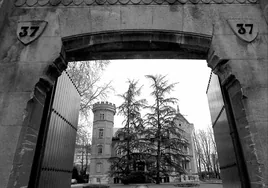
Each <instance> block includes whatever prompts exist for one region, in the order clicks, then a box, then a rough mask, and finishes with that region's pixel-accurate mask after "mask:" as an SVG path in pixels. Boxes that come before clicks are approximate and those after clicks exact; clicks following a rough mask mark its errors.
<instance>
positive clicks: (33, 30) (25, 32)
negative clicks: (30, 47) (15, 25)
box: [19, 26, 39, 37]
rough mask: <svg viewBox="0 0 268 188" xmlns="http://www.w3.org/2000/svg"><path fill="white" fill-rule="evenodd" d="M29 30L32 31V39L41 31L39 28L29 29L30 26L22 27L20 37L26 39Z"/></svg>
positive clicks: (32, 27)
mask: <svg viewBox="0 0 268 188" xmlns="http://www.w3.org/2000/svg"><path fill="white" fill-rule="evenodd" d="M29 29H30V32H31V33H30V37H34V36H35V34H36V32H37V31H38V29H39V26H31V27H28V26H22V27H21V32H20V33H19V36H20V37H26V36H28V35H29V34H28V32H29Z"/></svg>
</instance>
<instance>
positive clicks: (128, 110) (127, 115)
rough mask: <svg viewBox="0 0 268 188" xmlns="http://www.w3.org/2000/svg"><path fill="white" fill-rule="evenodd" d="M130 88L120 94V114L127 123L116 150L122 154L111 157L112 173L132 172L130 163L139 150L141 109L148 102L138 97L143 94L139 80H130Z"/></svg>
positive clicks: (121, 131)
mask: <svg viewBox="0 0 268 188" xmlns="http://www.w3.org/2000/svg"><path fill="white" fill-rule="evenodd" d="M128 84H129V87H128V90H127V91H126V92H125V93H124V94H122V95H119V97H121V98H122V99H123V103H122V104H121V105H120V106H119V107H118V114H120V115H123V117H124V121H123V124H124V125H125V126H124V127H123V128H122V129H121V130H120V133H121V135H122V134H123V135H122V136H123V139H118V140H117V142H116V144H117V146H116V150H117V151H120V153H121V155H117V156H115V157H112V158H111V159H110V162H111V173H112V174H114V173H113V172H116V173H117V174H118V173H121V174H123V175H124V176H128V175H129V173H130V165H131V164H132V161H133V152H134V151H136V150H137V147H139V144H138V143H137V141H138V139H137V135H138V134H139V131H140V129H142V118H141V113H140V111H141V109H142V108H143V106H144V104H145V103H146V100H145V99H139V100H138V99H137V97H139V96H140V94H141V87H138V82H137V81H134V80H128Z"/></svg>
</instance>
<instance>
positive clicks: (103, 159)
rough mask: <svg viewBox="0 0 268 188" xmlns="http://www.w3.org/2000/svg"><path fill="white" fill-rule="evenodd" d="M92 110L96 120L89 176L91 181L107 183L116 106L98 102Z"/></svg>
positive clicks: (94, 121) (94, 122)
mask: <svg viewBox="0 0 268 188" xmlns="http://www.w3.org/2000/svg"><path fill="white" fill-rule="evenodd" d="M92 111H93V113H94V120H93V131H92V132H93V134H92V151H91V161H90V174H89V178H90V182H91V183H97V184H100V183H101V184H106V183H108V182H109V177H108V174H107V172H108V171H109V169H110V164H109V162H108V159H109V158H110V157H111V147H112V146H111V144H112V136H113V127H114V115H115V113H116V107H115V105H114V104H112V103H108V102H101V103H100V102H98V103H95V104H94V105H93V109H92Z"/></svg>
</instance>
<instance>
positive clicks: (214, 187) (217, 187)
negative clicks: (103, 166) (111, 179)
mask: <svg viewBox="0 0 268 188" xmlns="http://www.w3.org/2000/svg"><path fill="white" fill-rule="evenodd" d="M147 185H148V187H149V188H180V187H175V186H174V185H173V184H160V185H156V184H147ZM136 186H137V185H110V188H135V187H136ZM196 188H222V184H204V183H201V184H200V186H199V187H196Z"/></svg>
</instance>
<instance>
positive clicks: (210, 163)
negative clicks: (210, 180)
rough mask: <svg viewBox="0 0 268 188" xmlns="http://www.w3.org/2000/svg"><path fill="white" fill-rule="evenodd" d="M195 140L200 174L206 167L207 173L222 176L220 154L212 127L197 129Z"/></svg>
mask: <svg viewBox="0 0 268 188" xmlns="http://www.w3.org/2000/svg"><path fill="white" fill-rule="evenodd" d="M194 142H195V150H196V154H197V160H198V171H199V174H202V169H204V170H205V173H206V174H207V175H213V176H214V177H218V178H220V173H219V161H218V154H217V148H216V142H215V139H214V134H213V130H212V128H211V127H208V128H207V129H206V130H198V131H196V132H195V135H194Z"/></svg>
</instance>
